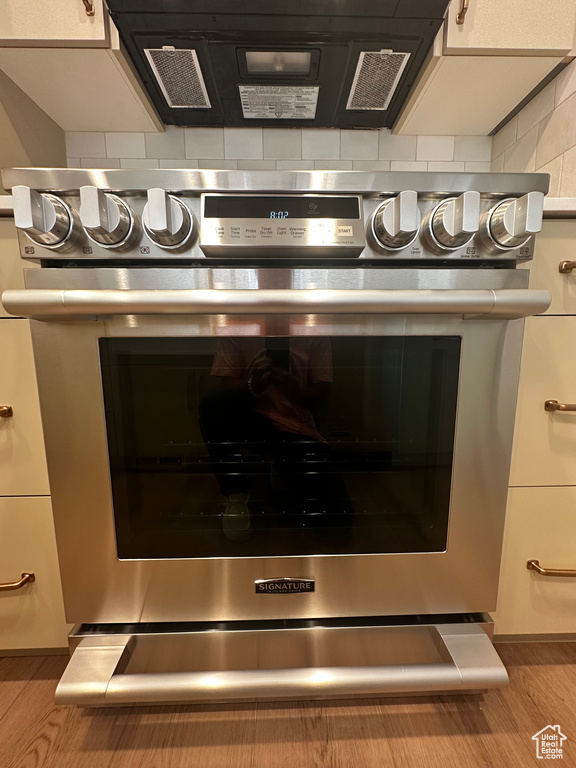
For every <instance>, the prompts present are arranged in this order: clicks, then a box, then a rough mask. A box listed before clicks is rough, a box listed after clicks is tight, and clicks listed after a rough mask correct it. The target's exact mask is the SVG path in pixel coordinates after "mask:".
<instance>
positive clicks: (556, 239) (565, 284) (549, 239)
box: [523, 220, 576, 315]
mask: <svg viewBox="0 0 576 768" xmlns="http://www.w3.org/2000/svg"><path fill="white" fill-rule="evenodd" d="M574 260H576V221H559V220H548V221H545V222H544V226H543V227H542V232H541V233H540V234H539V235H537V237H536V249H535V254H534V259H533V260H532V261H530V262H528V263H527V264H525V265H523V268H525V269H529V270H530V288H536V289H538V288H543V289H545V290H547V291H550V293H551V294H552V303H551V305H550V307H549V309H548V310H547V312H546V314H547V315H576V269H574V270H573V271H572V272H571V273H566V274H562V273H561V272H560V271H559V269H558V267H559V265H560V262H562V261H574Z"/></svg>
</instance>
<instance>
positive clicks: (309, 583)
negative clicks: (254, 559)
mask: <svg viewBox="0 0 576 768" xmlns="http://www.w3.org/2000/svg"><path fill="white" fill-rule="evenodd" d="M254 584H255V586H256V594H257V595H264V594H266V595H290V594H291V595H294V594H299V593H301V592H314V591H315V589H314V588H315V580H314V579H296V578H292V577H289V576H286V577H284V578H282V579H258V580H257V581H255V582H254Z"/></svg>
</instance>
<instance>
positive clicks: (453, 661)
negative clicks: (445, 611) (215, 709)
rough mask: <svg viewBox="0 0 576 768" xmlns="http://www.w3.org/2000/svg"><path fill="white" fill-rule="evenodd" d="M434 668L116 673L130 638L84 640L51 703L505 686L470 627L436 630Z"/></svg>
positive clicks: (488, 649) (495, 661) (483, 637)
mask: <svg viewBox="0 0 576 768" xmlns="http://www.w3.org/2000/svg"><path fill="white" fill-rule="evenodd" d="M436 629H437V630H438V634H439V640H438V645H439V651H440V656H441V658H443V659H445V660H444V661H442V662H439V663H431V664H428V663H415V664H403V665H401V664H391V665H386V666H352V665H351V666H347V667H344V666H342V667H310V668H298V669H248V670H228V671H225V672H223V671H203V672H169V673H138V674H122V673H123V672H124V670H126V667H127V665H128V663H129V661H130V657H131V655H132V652H133V650H134V648H135V646H136V645H137V636H136V637H135V636H133V635H115V636H113V637H111V638H110V640H109V642H108V644H106V645H99V644H98V643H99V642H102V638H98V637H94V638H84V639H83V640H81V641H80V644H79V645H78V647H77V648H76V650H75V651H74V653H73V654H72V658H71V659H70V661H69V663H68V666H67V667H66V669H65V671H64V674H63V676H62V678H61V680H60V682H59V683H58V687H57V689H56V694H55V702H56V704H76V705H79V706H88V707H90V706H110V705H116V704H168V703H178V702H194V701H203V702H210V703H220V702H232V701H282V700H291V699H292V700H294V699H328V698H349V697H359V696H378V695H386V694H395V693H398V694H404V693H427V692H442V691H466V690H473V691H479V690H485V689H488V688H499V687H502V686H504V685H507V683H508V675H507V673H506V669H505V668H504V665H503V664H502V661H501V660H500V657H499V656H498V654H497V653H496V651H495V649H494V646H493V645H492V643H491V641H490V638H489V637H488V635H487V634H486V633H485V632H484V630H483V629H481V628H480V627H478V626H474V625H467V626H465V627H464V626H461V627H458V628H455V627H454V625H451V624H444V625H436Z"/></svg>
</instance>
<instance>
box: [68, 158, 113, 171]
mask: <svg viewBox="0 0 576 768" xmlns="http://www.w3.org/2000/svg"><path fill="white" fill-rule="evenodd" d="M76 167H77V168H120V160H118V158H116V157H81V158H80V165H77V166H76Z"/></svg>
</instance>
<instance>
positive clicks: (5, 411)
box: [0, 405, 14, 419]
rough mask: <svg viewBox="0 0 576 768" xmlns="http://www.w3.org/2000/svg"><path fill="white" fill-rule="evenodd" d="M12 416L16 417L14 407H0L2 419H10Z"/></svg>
mask: <svg viewBox="0 0 576 768" xmlns="http://www.w3.org/2000/svg"><path fill="white" fill-rule="evenodd" d="M11 416H14V411H13V410H12V406H11V405H0V418H2V419H9V418H10V417H11Z"/></svg>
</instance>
